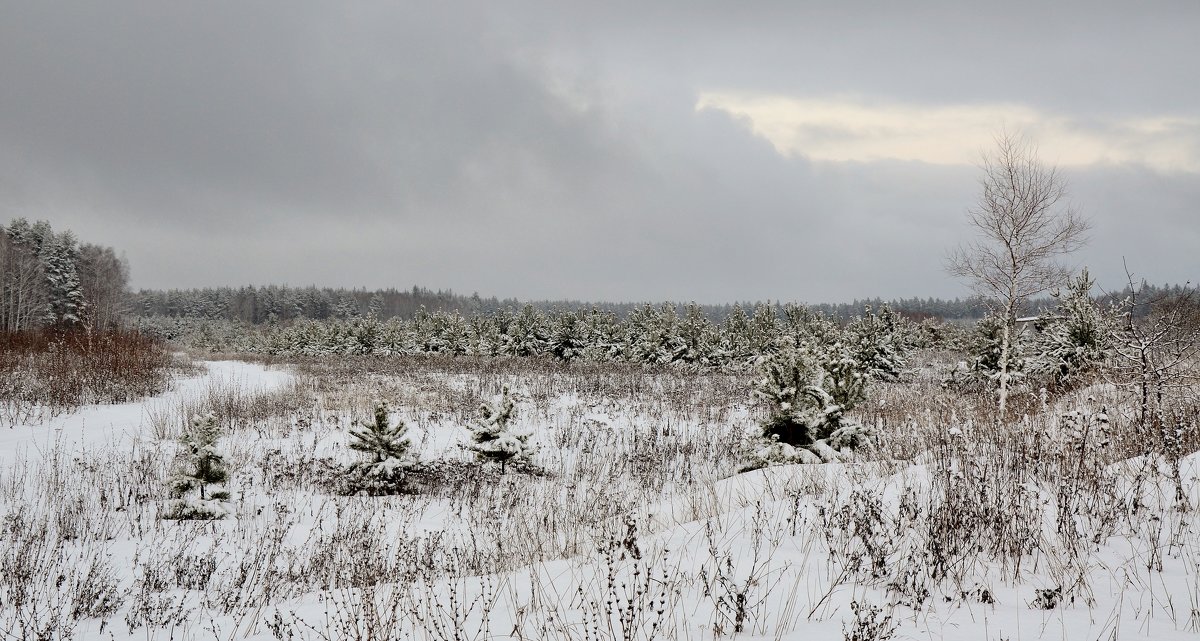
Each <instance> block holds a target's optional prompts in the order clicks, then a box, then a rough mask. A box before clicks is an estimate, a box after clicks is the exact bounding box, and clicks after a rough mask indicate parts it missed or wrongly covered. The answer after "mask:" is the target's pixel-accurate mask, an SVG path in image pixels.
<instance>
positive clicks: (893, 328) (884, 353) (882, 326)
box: [845, 305, 906, 381]
mask: <svg viewBox="0 0 1200 641" xmlns="http://www.w3.org/2000/svg"><path fill="white" fill-rule="evenodd" d="M901 322H902V321H901V319H900V316H899V315H898V314H896V313H895V312H893V311H892V310H891V309H890V308H889V307H888V306H887V305H884V306H883V307H881V308H880V309H879V313H878V314H877V313H875V312H873V311H871V308H870V307H867V308H866V310H864V312H863V315H862V316H859V317H858V318H855V319H854V320H853V321H852V322H851V323H850V324H849V325H847V326H846V331H845V341H846V343H847V345H848V346H849V348H850V350H851V353H852V354H853V356H854V359H855V360H856V361H858V364H859V365H860V366H861V367H862V368H863V370H864V371H865V372H866V373H867V374H869V375H870V376H872V377H873V378H876V379H878V380H881V381H895V380H899V378H900V372H901V369H903V367H904V366H905V364H906V363H905V360H904V351H905V345H904V339H903V336H902V335H901Z"/></svg>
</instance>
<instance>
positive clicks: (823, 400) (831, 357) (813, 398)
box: [748, 341, 873, 469]
mask: <svg viewBox="0 0 1200 641" xmlns="http://www.w3.org/2000/svg"><path fill="white" fill-rule="evenodd" d="M762 373H763V377H762V378H761V379H760V380H758V381H756V382H755V394H756V395H757V396H759V397H762V398H764V399H766V400H767V402H768V403H769V405H770V411H771V415H770V417H769V418H768V419H767V420H766V421H765V422H764V423H763V426H762V428H763V432H762V435H763V438H764V439H765V441H766V443H765V444H764V445H763V446H762V447H760V448H758V449H757V450H755V452H754V453H753V455H752V458H753V459H754V463H753V464H751V465H750V466H748V469H755V468H759V467H763V466H765V465H770V464H771V463H820V462H827V461H832V460H837V459H839V458H841V455H842V452H843V451H846V450H853V449H858V448H865V447H869V446H870V445H871V444H872V443H873V434H872V432H871V430H869V429H867V428H865V427H863V426H862V425H860V424H858V423H856V422H855V421H853V420H851V419H849V418H848V417H847V416H846V415H845V412H846V411H847V410H850V409H853V407H854V406H855V405H857V404H858V403H859V402H861V401H862V400H863V399H864V398H866V379H867V376H866V374H865V372H863V371H862V367H861V366H860V365H859V364H858V363H857V362H856V361H855V360H854V359H853V358H852V357H851V356H850V353H849V351H848V350H847V349H846V348H844V347H843V346H842V345H840V344H837V343H835V344H833V345H830V346H827V347H820V348H814V347H812V346H810V345H808V344H807V343H804V344H801V345H799V346H793V345H792V344H791V343H790V341H785V344H784V346H783V348H782V349H780V350H779V352H777V353H776V354H775V355H773V356H772V357H771V358H769V359H768V360H767V361H765V362H764V363H763V366H762Z"/></svg>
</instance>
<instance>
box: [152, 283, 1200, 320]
mask: <svg viewBox="0 0 1200 641" xmlns="http://www.w3.org/2000/svg"><path fill="white" fill-rule="evenodd" d="M1140 288H1141V289H1140V292H1141V294H1140V295H1141V296H1142V297H1143V298H1146V297H1158V296H1163V295H1169V294H1171V293H1178V292H1181V291H1184V289H1185V288H1183V287H1181V286H1179V285H1174V286H1161V287H1157V286H1154V285H1148V284H1145V283H1143V284H1142V285H1141V286H1140ZM1126 295H1128V289H1126V290H1123V291H1120V292H1115V293H1112V294H1107V295H1103V296H1101V298H1100V300H1099V302H1100V303H1101V304H1106V303H1108V302H1112V301H1116V300H1120V299H1121V298H1123V297H1124V296H1126ZM134 298H135V300H134V303H133V305H132V307H133V309H134V310H135V313H136V314H138V315H141V316H146V317H154V316H165V317H170V318H198V319H208V320H229V321H238V322H243V323H249V324H252V325H258V324H271V323H279V322H287V321H295V320H304V319H310V320H325V319H342V320H349V319H354V318H367V317H373V318H377V319H379V320H388V319H391V318H400V319H403V320H411V319H412V318H414V317H415V316H416V314H417V313H418V312H419V311H420V310H422V309H424V310H425V311H427V312H458V313H459V314H461V315H462V316H464V317H466V318H470V317H472V316H475V315H492V314H495V313H496V312H498V311H500V310H516V309H520V308H521V307H523V306H524V305H525V304H527V303H526V302H525V301H519V300H517V299H515V298H505V299H500V298H496V297H489V298H483V297H481V296H479V294H471V295H469V296H464V295H461V294H456V293H454V292H453V291H450V290H432V289H426V288H423V287H413V288H412V289H406V290H398V289H382V290H373V291H372V290H367V289H345V288H329V287H287V286H275V285H272V286H265V287H255V286H247V287H215V288H204V289H170V290H145V289H144V290H141V291H139V292H138V293H137V294H135V297H134ZM528 304H531V305H533V307H534V308H536V309H539V310H542V311H589V310H596V311H599V312H604V313H612V314H615V315H616V316H617V317H619V318H625V317H627V316H628V315H629V314H630V313H631V312H633V311H635V310H637V309H639V308H641V307H643V306H645V304H646V303H644V302H636V303H635V302H628V303H592V302H585V301H578V300H558V301H529V302H528ZM656 304H657V303H656ZM884 304H887V305H888V306H890V307H891V309H892V310H893V311H895V312H897V313H898V314H900V315H901V316H904V317H905V318H908V319H909V320H918V321H919V320H924V319H940V320H947V321H963V320H966V321H970V320H978V319H980V318H983V317H984V316H985V315H987V305H986V304H985V302H984V301H983V300H981V299H979V298H966V299H963V298H955V299H951V300H947V299H942V298H901V299H891V300H887V299H882V298H869V299H864V300H854V301H852V302H849V303H819V304H812V305H808V307H809V309H812V310H813V311H816V312H820V313H821V314H824V315H825V316H826V317H827V318H829V319H831V320H835V321H838V322H842V323H845V322H848V321H849V320H851V319H853V318H854V317H856V316H858V315H860V314H862V313H863V310H864V309H865V308H867V307H870V308H872V309H879V308H880V307H882V306H883V305H884ZM757 305H758V302H757V301H744V302H741V303H729V304H723V305H699V306H698V307H699V308H700V310H701V312H702V313H703V314H704V316H705V317H706V318H707V319H708V320H709V321H712V322H722V321H724V320H725V319H726V318H728V317H729V315H730V314H732V313H733V312H734V308H735V307H737V308H741V309H742V310H751V309H754V308H755V307H756V306H757ZM776 306H777V307H782V303H777V304H776ZM1054 306H1055V301H1054V299H1053V298H1051V297H1045V298H1040V299H1037V300H1034V301H1031V302H1030V304H1029V305H1028V306H1027V308H1026V310H1025V313H1031V314H1033V313H1038V312H1039V311H1042V310H1046V309H1052V308H1054ZM677 307H678V309H679V310H680V312H681V313H682V311H683V309H684V307H685V304H684V303H679V304H677Z"/></svg>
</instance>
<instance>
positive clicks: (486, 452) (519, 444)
mask: <svg viewBox="0 0 1200 641" xmlns="http://www.w3.org/2000/svg"><path fill="white" fill-rule="evenodd" d="M479 412H480V418H479V419H478V420H476V421H475V422H474V424H472V425H471V426H470V430H471V440H472V441H473V443H472V444H471V445H470V449H471V451H473V452H475V455H476V456H477V457H478V458H479V459H480V460H486V461H496V462H499V463H500V469H501V471H502V472H503V471H505V469H506V467H507V464H508V462H509V461H521V460H528V459H529V457H530V456H531V455H532V454H533V451H534V450H533V447H531V446H530V445H529V444H528V440H529V436H530V434H529V433H528V432H518V431H517V430H516V429H514V426H513V425H512V422H513V419H515V418H516V413H517V408H516V402H515V399H514V398H513V395H512V393H511V392H509V390H508V386H505V387H504V389H503V391H502V392H501V394H500V398H499V400H498V401H496V402H495V403H483V404H482V405H481V406H480V408H479Z"/></svg>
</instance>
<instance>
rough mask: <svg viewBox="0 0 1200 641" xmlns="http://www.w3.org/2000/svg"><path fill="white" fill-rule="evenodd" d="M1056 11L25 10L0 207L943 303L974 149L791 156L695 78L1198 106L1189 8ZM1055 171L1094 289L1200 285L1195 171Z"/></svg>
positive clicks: (278, 244)
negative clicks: (954, 155) (718, 104)
mask: <svg viewBox="0 0 1200 641" xmlns="http://www.w3.org/2000/svg"><path fill="white" fill-rule="evenodd" d="M906 4H907V3H906ZM1045 4H1047V3H1015V4H1014V3H1008V4H1004V5H1003V6H1001V5H1000V4H999V3H993V6H986V7H982V8H980V7H974V8H971V9H970V10H968V9H965V8H962V5H961V3H959V4H953V5H950V6H949V8H947V7H944V6H937V5H934V4H933V3H930V4H928V5H926V6H925V7H923V8H922V7H918V8H915V9H913V8H911V7H903V8H902V7H899V6H897V5H896V3H882V2H881V3H870V4H868V3H832V4H831V3H792V2H780V3H777V4H768V3H763V4H757V5H738V7H737V8H732V6H731V5H728V4H727V3H679V4H673V3H656V4H655V5H654V7H653V8H646V7H644V6H643V5H644V3H638V4H633V3H629V4H625V5H622V3H615V4H614V3H602V4H595V5H592V6H589V7H586V8H580V7H569V6H568V5H567V4H566V3H548V2H545V3H543V2H518V3H515V4H512V3H505V4H503V5H500V4H496V3H485V2H480V3H476V4H475V5H474V6H464V5H457V4H456V5H453V6H452V5H450V4H447V3H405V4H404V5H403V6H400V5H396V4H394V3H382V2H380V3H354V4H351V5H349V8H342V7H338V8H336V9H334V8H332V5H330V6H322V5H319V4H315V3H314V4H309V3H297V2H286V3H285V2H278V3H203V4H202V3H196V4H195V5H193V6H191V7H188V6H185V5H184V4H181V3H158V2H140V3H139V2H119V3H101V4H96V3H79V4H78V5H73V4H70V3H25V4H18V5H15V6H13V7H10V8H8V9H6V12H5V19H4V20H2V21H0V86H2V87H4V99H3V100H0V217H5V218H6V217H11V216H16V215H24V216H28V217H31V218H48V219H50V220H52V221H54V222H55V223H56V224H58V225H63V226H67V227H71V228H73V229H75V230H76V231H77V232H78V233H79V234H80V235H81V236H82V237H84V238H86V239H89V240H95V241H98V242H104V243H106V244H111V245H113V246H116V247H118V248H121V249H124V250H126V252H127V254H128V256H129V258H130V260H131V262H132V264H133V268H134V278H135V282H136V284H137V285H139V286H148V287H170V286H195V285H210V284H226V283H229V284H240V283H246V282H256V283H269V282H275V283H279V282H288V283H293V284H307V283H318V284H336V285H365V286H371V287H375V286H391V285H395V286H401V287H404V286H408V285H410V284H413V283H419V284H423V285H427V286H432V287H453V288H454V289H456V290H459V291H468V292H469V291H472V290H478V291H480V292H481V293H485V294H497V295H502V296H507V295H513V296H519V297H573V298H591V299H598V298H604V299H667V298H670V299H697V300H702V301H722V300H732V299H748V298H784V299H802V300H842V299H848V298H852V297H855V296H869V295H882V296H912V295H954V294H957V293H960V292H962V291H963V289H962V288H961V287H960V286H959V285H958V284H957V283H954V282H953V281H951V280H950V279H949V278H948V277H946V276H945V275H944V274H943V273H942V272H941V257H942V255H943V252H944V251H945V249H946V248H947V247H949V246H950V245H953V244H954V243H955V242H957V241H958V240H959V239H961V238H963V236H964V234H966V233H967V230H966V227H965V224H964V220H963V212H964V211H965V209H966V207H967V206H968V205H969V204H970V202H971V200H972V198H973V197H974V194H975V188H976V183H975V176H976V171H975V170H974V169H973V168H971V167H954V166H935V165H927V164H921V163H912V162H910V163H904V162H873V163H854V162H841V163H827V162H815V161H811V160H808V159H806V158H805V157H804V156H803V155H799V156H796V157H784V156H781V155H780V154H779V153H777V152H776V151H775V149H774V148H773V147H772V146H771V145H770V144H769V143H768V142H766V141H764V140H762V139H760V138H758V137H756V136H754V135H753V134H752V133H751V132H750V130H749V128H748V126H747V125H746V123H744V122H742V121H739V120H738V119H737V118H736V117H734V116H731V115H729V114H727V113H723V112H717V111H713V110H704V111H700V112H697V111H696V110H695V104H696V100H697V96H698V95H699V94H700V93H701V92H704V91H719V90H729V91H747V92H768V93H777V94H780V95H792V96H798V97H802V98H803V97H812V96H816V97H823V96H845V95H850V96H856V97H857V99H860V100H866V101H870V100H874V99H877V100H881V101H902V102H906V103H910V104H928V105H933V106H937V105H941V104H972V103H980V104H991V103H998V102H1004V103H1017V104H1025V105H1029V106H1031V107H1034V108H1036V109H1042V110H1048V111H1053V112H1056V113H1063V114H1067V115H1070V116H1071V117H1072V118H1073V119H1074V120H1073V122H1077V123H1083V124H1082V125H1080V126H1087V123H1089V122H1096V123H1098V124H1096V125H1095V127H1094V129H1095V130H1096V131H1098V132H1100V133H1103V128H1104V127H1105V126H1106V125H1104V124H1103V123H1105V122H1108V121H1109V119H1111V118H1113V117H1125V116H1128V117H1147V118H1149V117H1158V116H1177V117H1192V118H1194V117H1197V116H1200V88H1198V87H1197V86H1196V83H1193V82H1189V81H1187V79H1188V78H1189V75H1188V74H1190V73H1192V71H1191V70H1190V67H1191V65H1192V64H1193V61H1194V60H1195V59H1196V58H1197V56H1198V55H1200V50H1198V49H1200V47H1198V46H1197V45H1196V44H1195V43H1194V42H1193V40H1194V33H1195V27H1196V26H1197V25H1200V9H1198V8H1197V6H1196V5H1195V3H1185V2H1180V3H1161V4H1160V5H1159V6H1157V7H1156V8H1153V9H1152V8H1147V7H1145V6H1143V7H1139V8H1137V9H1136V10H1133V9H1123V8H1120V7H1118V6H1116V5H1114V7H1113V8H1111V9H1106V8H1103V7H1098V6H1097V4H1096V3H1086V4H1084V3H1079V4H1076V5H1075V6H1071V4H1074V3H1071V4H1068V3H1052V4H1053V6H1052V7H1044V6H1043V5H1045ZM1002 124H1003V123H997V126H998V127H999V126H1000V125H1002ZM1069 176H1070V178H1071V179H1072V184H1073V190H1072V193H1073V197H1074V200H1075V201H1076V203H1078V204H1079V205H1080V206H1081V207H1082V208H1083V209H1084V211H1085V212H1087V213H1089V214H1090V215H1092V216H1093V218H1094V219H1095V221H1096V233H1095V235H1094V236H1095V239H1094V242H1093V243H1092V245H1091V246H1090V247H1089V249H1088V250H1087V251H1086V252H1084V253H1083V254H1081V256H1080V257H1079V259H1080V262H1085V263H1087V264H1089V265H1090V266H1092V269H1093V271H1094V272H1095V273H1097V274H1098V275H1099V277H1100V278H1101V281H1102V282H1103V283H1115V281H1116V279H1117V278H1119V277H1120V272H1121V267H1120V256H1121V255H1125V256H1127V257H1128V258H1129V260H1130V263H1131V265H1132V266H1134V268H1135V269H1137V270H1138V271H1139V272H1141V273H1142V275H1144V276H1146V277H1147V278H1149V279H1151V280H1154V281H1167V280H1173V281H1180V280H1186V279H1188V278H1194V277H1195V276H1196V273H1195V272H1196V264H1195V260H1194V258H1193V257H1192V256H1191V255H1189V254H1190V253H1191V251H1192V249H1191V248H1193V247H1195V246H1197V243H1198V241H1200V238H1198V237H1197V235H1198V233H1200V232H1198V229H1200V222H1198V219H1197V216H1200V212H1197V211H1196V208H1197V205H1196V203H1198V202H1200V198H1198V196H1200V176H1197V175H1195V174H1189V173H1175V174H1170V173H1161V172H1154V171H1151V170H1148V169H1146V168H1144V167H1139V166H1132V165H1131V166H1118V167H1112V166H1109V167H1103V168H1101V167H1094V168H1076V167H1072V168H1071V170H1070V172H1069Z"/></svg>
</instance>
